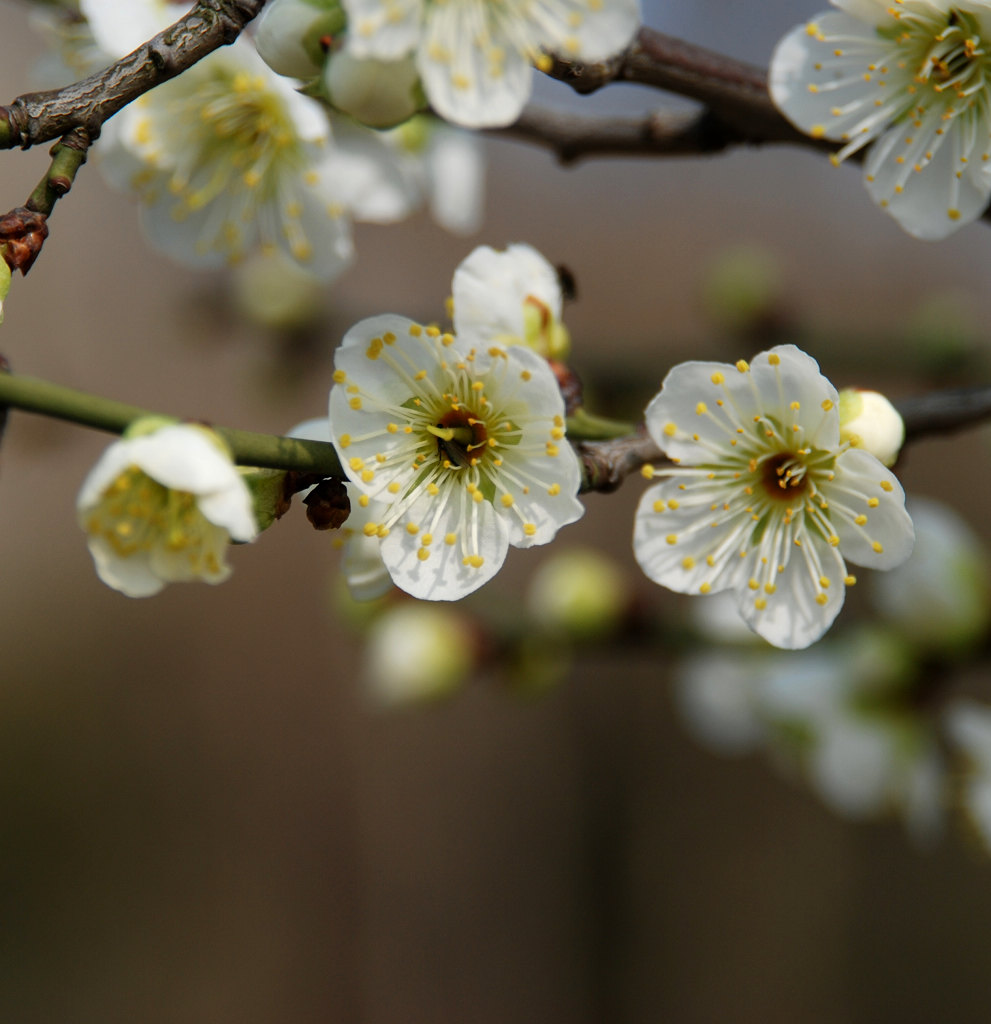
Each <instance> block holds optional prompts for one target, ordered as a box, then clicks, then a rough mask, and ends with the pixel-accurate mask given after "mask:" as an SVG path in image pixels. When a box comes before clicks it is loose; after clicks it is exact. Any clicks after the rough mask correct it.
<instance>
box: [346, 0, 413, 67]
mask: <svg viewBox="0 0 991 1024" xmlns="http://www.w3.org/2000/svg"><path fill="white" fill-rule="evenodd" d="M342 5H343V7H344V10H345V11H346V12H347V15H348V26H349V31H348V41H347V46H348V49H349V50H350V51H351V52H352V53H353V54H354V55H355V56H356V57H378V58H380V59H382V60H395V59H396V58H397V57H402V56H403V55H404V54H406V53H409V52H410V51H411V50H413V49H414V47H415V46H416V44H417V42H418V40H419V38H420V31H421V29H420V25H421V22H422V19H423V6H424V0H342Z"/></svg>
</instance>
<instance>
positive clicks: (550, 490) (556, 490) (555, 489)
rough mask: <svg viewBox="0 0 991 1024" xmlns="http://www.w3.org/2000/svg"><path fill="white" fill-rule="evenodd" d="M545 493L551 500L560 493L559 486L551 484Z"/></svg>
mask: <svg viewBox="0 0 991 1024" xmlns="http://www.w3.org/2000/svg"><path fill="white" fill-rule="evenodd" d="M547 493H548V494H549V495H550V496H551V497H552V498H553V497H554V496H555V495H557V494H560V493H561V485H560V484H551V485H550V487H548V488H547Z"/></svg>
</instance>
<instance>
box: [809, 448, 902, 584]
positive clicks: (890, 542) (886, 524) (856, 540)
mask: <svg viewBox="0 0 991 1024" xmlns="http://www.w3.org/2000/svg"><path fill="white" fill-rule="evenodd" d="M822 492H823V496H824V497H825V498H826V501H827V502H830V503H835V504H839V503H840V502H842V503H843V504H844V505H845V506H847V507H848V508H849V509H850V510H851V512H853V513H854V515H855V516H861V515H863V516H866V521H865V522H863V523H862V524H858V523H857V522H856V521H851V520H850V519H849V518H848V517H846V516H841V515H838V514H837V513H836V512H835V511H831V512H830V514H829V515H830V523H831V524H832V525H833V528H834V529H835V530H836V533H837V536H838V537H839V538H840V550H841V551H842V552H843V555H844V557H845V558H846V559H847V560H848V561H850V562H853V563H855V564H856V565H864V566H867V567H868V568H870V569H890V568H892V567H894V566H896V565H900V564H901V563H902V562H904V561H905V559H906V558H908V556H909V555H910V554H911V553H912V547H913V545H914V544H915V531H914V529H913V527H912V520H911V518H910V517H909V514H908V512H907V511H906V510H905V492H904V491H903V490H902V487H901V484H900V483H899V482H898V479H897V478H896V477H895V475H894V474H893V473H892V472H891V471H890V470H888V469H885V467H884V466H882V465H881V463H880V462H878V460H877V459H876V458H874V456H873V455H871V454H869V453H868V452H865V451H862V450H860V449H857V448H850V449H848V450H847V451H845V452H843V453H842V455H840V456H839V458H838V459H837V460H836V478H835V480H834V481H833V483H832V484H826V485H824V486H823V488H822ZM834 498H835V502H834ZM870 499H876V500H877V502H878V504H877V506H876V507H874V508H871V507H870V504H869V501H870Z"/></svg>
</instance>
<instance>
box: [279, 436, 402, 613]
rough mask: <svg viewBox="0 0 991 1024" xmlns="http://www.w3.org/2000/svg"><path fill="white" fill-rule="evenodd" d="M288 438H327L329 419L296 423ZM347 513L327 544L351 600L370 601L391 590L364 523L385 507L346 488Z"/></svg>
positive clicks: (375, 543)
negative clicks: (336, 556)
mask: <svg viewBox="0 0 991 1024" xmlns="http://www.w3.org/2000/svg"><path fill="white" fill-rule="evenodd" d="M288 436H289V437H299V438H304V439H306V440H309V441H328V442H329V441H330V440H331V434H330V422H329V420H328V419H327V418H326V417H323V418H319V419H312V420H305V421H304V422H303V423H297V424H296V426H295V427H293V428H292V430H290V431H289V432H288ZM348 492H349V497H350V499H351V513H350V515H349V516H348V517H347V519H346V520H345V522H344V525H343V526H341V527H340V528H339V529H337V530H334V531H333V532H332V534H331V538H332V539H331V545H332V546H333V547H334V548H335V549H336V550H338V551H340V552H341V575H342V576H343V577H344V582H345V584H346V586H347V589H348V593H349V594H350V595H351V598H352V600H354V601H361V602H364V601H374V600H376V599H377V598H379V597H382V596H383V595H384V594H387V593H388V592H389V591H390V590H391V589H392V579H391V577H390V576H389V570H388V569H386V567H385V563H384V562H383V561H382V552H381V543H382V542H381V540H380V539H379V537H378V535H377V534H376V533H375V532H374V531H373V532H372V533H371V534H370V535H369V534H367V533H366V532H365V526H366V525H367V524H368V523H370V522H373V521H375V520H378V519H380V518H381V517H382V514H383V513H384V511H385V509H384V507H383V506H381V505H380V503H379V502H377V501H371V500H370V499H369V498H368V496H367V495H365V494H358V493H356V490H355V488H354V487H350V488H348Z"/></svg>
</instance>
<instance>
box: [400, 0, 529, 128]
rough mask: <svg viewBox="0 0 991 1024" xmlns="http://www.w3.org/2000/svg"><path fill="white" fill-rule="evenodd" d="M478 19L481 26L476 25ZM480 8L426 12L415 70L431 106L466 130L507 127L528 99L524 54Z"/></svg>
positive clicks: (439, 8) (504, 29) (459, 6)
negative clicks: (417, 70)
mask: <svg viewBox="0 0 991 1024" xmlns="http://www.w3.org/2000/svg"><path fill="white" fill-rule="evenodd" d="M479 16H481V19H484V22H485V23H484V24H482V25H479V24H478V21H479ZM511 27H512V22H510V24H509V25H508V26H506V25H503V24H502V23H501V22H498V21H493V19H492V18H490V16H489V15H488V12H487V10H486V8H485V7H484V6H482V5H474V4H472V5H468V4H435V5H432V6H431V7H430V8H429V9H428V12H427V22H426V26H425V33H424V37H423V41H422V42H421V44H420V48H419V50H418V52H417V68H418V69H419V72H420V77H421V79H422V80H423V86H424V89H425V90H426V93H427V97H428V98H429V100H430V103H431V106H433V108H434V109H435V110H436V111H437V113H438V114H440V115H441V117H443V118H445V119H446V120H448V121H453V122H454V123H455V124H460V125H464V126H465V127H466V128H483V127H489V128H495V127H500V126H503V125H508V124H512V123H513V121H515V120H516V119H517V117H519V115H520V112H521V111H522V110H523V107H524V105H525V103H526V101H527V99H528V98H529V96H530V91H531V88H532V75H531V69H530V62H529V60H528V58H527V55H526V54H525V53H523V52H521V51H520V49H519V43H518V41H517V40H516V39H515V38H513V36H512V35H510V34H508V29H509V28H511Z"/></svg>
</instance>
